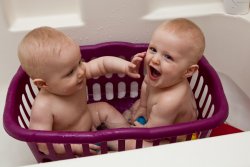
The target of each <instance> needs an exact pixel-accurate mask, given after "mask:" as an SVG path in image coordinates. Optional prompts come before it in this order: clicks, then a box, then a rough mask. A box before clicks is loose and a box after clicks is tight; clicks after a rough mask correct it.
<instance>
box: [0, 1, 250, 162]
mask: <svg viewBox="0 0 250 167" xmlns="http://www.w3.org/2000/svg"><path fill="white" fill-rule="evenodd" d="M55 2H57V3H55ZM70 2H71V3H69V0H68V1H67V0H53V3H52V1H51V0H46V1H45V0H21V1H20V0H0V53H1V54H0V92H1V94H0V95H1V97H0V100H1V111H0V112H3V106H4V100H5V95H6V87H7V86H8V85H9V82H10V80H11V78H12V76H13V75H14V73H15V71H16V70H17V68H18V66H19V61H18V58H17V55H16V50H17V45H18V43H19V41H20V40H21V38H22V37H23V36H24V35H25V34H26V33H27V32H28V31H29V30H30V29H32V28H34V27H36V26H41V25H48V26H53V27H55V28H58V29H60V30H62V31H64V32H65V33H66V34H68V35H69V36H71V37H72V38H73V39H74V40H76V41H77V42H78V43H79V44H80V45H86V44H95V43H99V42H105V41H127V42H148V41H149V39H150V36H151V33H152V31H153V29H154V28H155V27H156V26H157V25H158V24H159V23H160V22H162V21H163V20H166V19H171V18H174V17H187V18H190V19H192V20H193V21H194V22H196V23H197V24H198V25H199V26H200V27H201V28H202V30H203V31H204V34H205V36H206V43H207V46H206V50H205V55H206V57H207V58H208V60H209V61H210V63H211V64H212V65H213V66H214V67H215V68H216V70H218V71H220V72H222V73H224V74H226V75H228V76H229V77H230V78H231V79H233V80H234V81H235V82H236V83H237V85H238V86H239V87H240V88H241V89H242V90H243V92H245V93H246V94H247V95H248V96H249V97H250V86H249V85H250V76H249V71H250V66H249V62H250V47H249V44H250V23H249V20H250V14H248V15H244V16H231V15H225V12H224V9H223V6H222V0H203V1H200V0H189V1H186V0H176V1H172V0H103V1H102V0H74V1H73V0H72V1H71V0H70ZM30 8H31V9H30ZM1 115H2V114H1ZM1 131H2V133H1V134H2V135H1V143H3V144H4V146H1V154H5V156H7V157H5V158H4V160H3V161H4V162H6V163H5V165H4V166H16V165H20V164H26V163H27V162H29V160H27V157H28V158H29V156H30V155H28V154H27V156H25V155H22V154H23V152H24V150H25V148H27V147H26V145H25V146H24V145H23V143H22V145H21V144H20V146H18V144H19V143H18V142H15V144H13V140H12V139H10V138H9V137H7V134H6V133H5V132H4V130H3V129H1ZM4 140H5V142H3V141H4ZM6 140H7V141H6ZM11 146H18V148H17V149H16V150H15V149H14V148H13V147H12V149H10V148H11ZM24 147H25V148H24ZM14 150H15V151H17V152H14ZM5 152H6V153H5ZM11 155H12V156H13V157H17V156H18V157H19V156H25V157H26V158H16V159H15V158H11ZM6 158H7V159H6ZM0 159H2V157H1V158H0ZM0 161H1V162H3V161H2V160H0ZM7 161H8V162H7ZM33 161H34V160H33V159H32V158H30V163H33Z"/></svg>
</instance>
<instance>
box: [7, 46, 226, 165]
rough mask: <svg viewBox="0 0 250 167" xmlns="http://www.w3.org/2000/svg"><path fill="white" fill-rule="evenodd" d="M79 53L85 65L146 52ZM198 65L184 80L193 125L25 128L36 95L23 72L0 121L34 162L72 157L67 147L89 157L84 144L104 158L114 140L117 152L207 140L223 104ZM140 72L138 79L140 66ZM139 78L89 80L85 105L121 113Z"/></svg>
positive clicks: (104, 49) (98, 49) (215, 84)
mask: <svg viewBox="0 0 250 167" xmlns="http://www.w3.org/2000/svg"><path fill="white" fill-rule="evenodd" d="M80 48H81V52H82V53H84V54H83V55H84V59H85V60H86V61H89V60H91V59H93V58H96V57H100V56H104V55H115V56H119V57H123V58H125V59H127V60H130V59H131V57H132V56H133V55H135V54H136V53H138V52H143V51H146V50H147V44H134V43H126V42H107V43H101V44H96V45H89V46H81V47H80ZM199 66H200V68H199V72H197V73H196V74H195V75H194V76H193V77H192V78H190V85H191V87H192V90H193V93H194V95H195V99H196V103H197V107H198V113H199V114H198V120H196V121H193V122H187V123H181V124H176V125H170V126H162V127H155V128H119V129H106V130H100V131H96V132H72V131H60V132H57V131H38V130H30V129H28V125H29V118H30V117H29V115H30V111H31V105H32V102H33V100H34V98H35V96H36V93H35V92H37V91H38V90H37V88H36V87H34V86H33V85H32V84H31V82H30V78H29V77H28V76H27V75H26V73H25V72H24V71H23V70H22V69H21V68H19V69H18V70H17V72H16V74H15V76H14V77H13V79H12V81H11V83H10V86H9V89H8V93H7V98H6V104H5V109H4V116H3V123H4V128H5V130H6V132H7V133H8V134H9V135H10V136H12V137H13V138H15V139H17V140H21V141H24V142H26V143H27V144H28V146H29V147H30V149H31V151H32V152H33V154H34V156H35V158H36V160H37V161H38V162H47V161H55V160H61V159H68V158H74V157H75V155H74V154H73V153H72V150H71V146H70V144H72V143H80V144H82V147H83V152H84V154H83V155H82V156H89V155H91V154H90V152H89V144H90V143H100V145H101V154H106V153H108V152H109V149H108V147H107V141H113V140H115V141H118V142H117V143H118V147H119V151H123V150H124V149H125V141H126V139H135V140H136V148H141V147H142V141H143V140H144V139H150V140H152V141H153V145H154V146H156V145H159V143H160V140H161V139H166V138H169V139H170V143H174V142H177V140H176V139H177V137H178V136H182V135H185V138H186V139H185V140H191V136H192V134H194V133H196V134H197V137H198V138H204V137H208V136H209V135H210V132H211V130H212V129H213V128H215V127H217V126H219V125H220V124H222V123H223V122H224V121H225V120H226V118H227V116H228V104H227V100H226V97H225V95H224V92H223V88H222V85H221V82H220V79H219V77H218V75H217V73H216V71H215V70H214V69H213V67H212V66H211V65H210V64H209V63H208V61H207V60H206V59H205V57H202V59H201V60H200V62H199ZM140 73H141V74H143V67H141V69H140ZM142 79H143V77H141V78H140V79H133V78H130V77H128V76H122V75H118V74H113V75H112V76H110V75H107V76H102V77H99V78H95V79H90V80H88V81H87V89H88V99H89V103H91V102H95V101H107V102H108V103H110V104H112V105H113V106H114V107H116V108H117V109H118V110H119V111H121V112H122V111H124V110H125V109H127V108H129V107H130V106H131V105H132V103H133V102H134V101H135V100H137V99H138V98H139V95H140V90H139V88H140V85H141V83H142ZM107 85H109V86H107ZM110 85H111V86H110ZM107 90H109V93H107V92H108V91H107ZM110 92H111V93H110ZM107 94H109V95H107ZM37 142H41V143H47V146H48V149H49V154H48V155H45V154H43V153H41V152H39V151H38V148H37V145H36V143H37ZM53 143H63V144H64V146H65V150H66V153H65V154H60V155H59V154H56V153H55V151H54V150H53V146H52V144H53Z"/></svg>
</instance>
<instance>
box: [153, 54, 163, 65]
mask: <svg viewBox="0 0 250 167" xmlns="http://www.w3.org/2000/svg"><path fill="white" fill-rule="evenodd" d="M160 59H161V57H160V55H159V54H156V55H154V57H153V58H152V62H153V63H155V64H160Z"/></svg>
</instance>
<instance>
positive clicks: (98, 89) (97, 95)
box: [93, 83, 101, 101]
mask: <svg viewBox="0 0 250 167" xmlns="http://www.w3.org/2000/svg"><path fill="white" fill-rule="evenodd" d="M93 98H94V100H95V101H99V100H101V87H100V84H98V83H95V84H94V85H93Z"/></svg>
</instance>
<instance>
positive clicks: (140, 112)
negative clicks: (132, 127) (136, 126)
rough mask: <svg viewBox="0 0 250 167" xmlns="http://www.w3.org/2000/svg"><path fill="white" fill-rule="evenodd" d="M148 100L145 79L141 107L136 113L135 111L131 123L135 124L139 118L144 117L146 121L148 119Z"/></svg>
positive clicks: (142, 87)
mask: <svg viewBox="0 0 250 167" xmlns="http://www.w3.org/2000/svg"><path fill="white" fill-rule="evenodd" d="M145 78H146V77H145ZM147 99H148V89H147V83H146V81H145V79H144V80H143V82H142V86H141V94H140V101H139V106H138V108H137V109H136V110H135V111H133V113H132V117H131V122H134V121H135V120H136V119H137V118H138V117H139V116H143V117H144V118H145V119H147Z"/></svg>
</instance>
